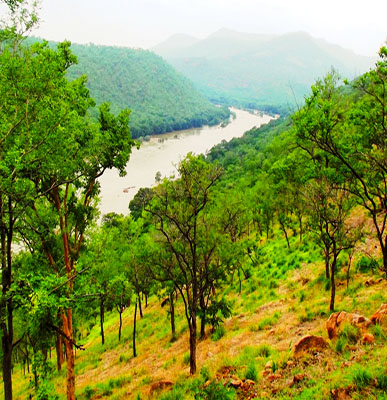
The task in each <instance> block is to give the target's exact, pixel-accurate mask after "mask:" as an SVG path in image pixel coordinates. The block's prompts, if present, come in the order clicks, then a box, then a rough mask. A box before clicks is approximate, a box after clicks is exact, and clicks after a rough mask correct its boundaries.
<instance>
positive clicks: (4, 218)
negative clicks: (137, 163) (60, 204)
mask: <svg viewBox="0 0 387 400" xmlns="http://www.w3.org/2000/svg"><path fill="white" fill-rule="evenodd" d="M2 35H3V36H2V40H3V41H2V43H1V45H2V49H1V51H0V65H1V68H0V70H1V73H0V99H1V103H0V108H1V114H2V118H1V120H0V144H1V147H0V237H1V240H0V246H1V255H2V257H1V274H2V298H1V303H0V314H1V331H2V348H3V376H4V392H5V398H6V399H7V400H8V399H11V398H12V379H11V366H12V364H11V363H12V350H13V348H14V347H15V343H14V337H13V335H14V333H13V303H12V296H11V295H10V292H9V290H10V285H11V283H12V277H13V271H12V243H13V241H14V236H15V232H17V231H18V230H19V228H18V223H19V221H20V219H21V218H22V217H24V215H25V211H26V210H27V209H28V208H29V206H30V205H31V203H32V202H33V201H34V199H35V198H36V197H37V193H36V191H35V185H34V179H35V175H36V171H39V169H40V167H41V165H42V163H43V160H44V159H47V157H50V151H48V150H49V146H47V141H49V140H50V138H55V135H56V131H57V130H58V127H59V125H60V124H61V123H63V121H64V120H65V119H66V118H68V116H69V114H71V113H72V112H73V110H74V108H76V107H81V105H79V106H78V105H76V104H75V99H76V96H73V98H72V99H71V101H70V99H69V97H70V96H69V94H70V92H71V91H73V92H74V93H76V92H78V93H79V90H81V89H82V88H83V89H82V90H83V91H84V92H85V88H84V87H83V83H81V81H78V82H75V83H73V84H72V85H70V84H69V83H68V82H67V81H66V79H65V76H64V74H65V70H66V68H68V67H69V66H70V65H71V63H72V62H73V58H72V57H71V56H70V54H69V53H68V51H67V47H68V46H67V47H66V45H64V46H60V47H59V48H58V50H57V51H54V50H50V49H49V48H48V47H47V45H46V44H41V45H34V46H32V47H31V48H29V47H26V46H24V45H23V44H22V43H21V42H20V40H21V37H20V36H19V35H18V34H16V33H14V32H13V31H12V30H9V31H7V32H6V31H3V32H2ZM77 85H78V87H77ZM70 87H71V89H70ZM66 88H67V90H66ZM85 93H86V92H85ZM66 100H67V101H69V103H71V104H72V108H71V107H63V104H64V103H65V102H66ZM52 145H55V146H57V145H58V143H55V142H54V143H52Z"/></svg>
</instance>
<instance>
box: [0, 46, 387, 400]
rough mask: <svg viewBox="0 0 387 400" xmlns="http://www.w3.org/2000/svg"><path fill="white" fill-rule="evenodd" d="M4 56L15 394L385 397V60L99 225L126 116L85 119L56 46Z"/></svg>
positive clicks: (385, 55) (191, 165)
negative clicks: (101, 180) (104, 183)
mask: <svg viewBox="0 0 387 400" xmlns="http://www.w3.org/2000/svg"><path fill="white" fill-rule="evenodd" d="M23 50H24V51H23V52H17V53H16V54H13V53H10V50H9V49H6V50H5V51H4V52H3V54H1V61H2V62H3V64H2V65H3V66H4V67H6V68H4V69H3V71H2V74H0V88H1V89H2V93H3V94H4V96H5V98H6V99H7V102H6V103H3V111H4V115H5V116H6V119H4V120H3V121H6V122H2V123H1V124H0V127H1V128H2V129H3V130H2V132H5V133H4V134H3V136H2V138H3V147H4V149H6V151H5V152H4V156H5V157H4V159H3V160H2V162H1V167H2V169H1V174H2V175H1V180H0V184H1V187H0V188H1V189H2V191H1V193H2V194H3V196H4V197H3V198H5V199H6V200H8V201H7V202H6V203H3V202H0V207H2V206H3V205H4V204H7V209H6V211H7V212H8V214H6V217H4V216H3V215H2V214H1V213H0V216H2V218H3V219H2V225H0V229H2V231H1V232H2V235H3V236H2V238H3V239H2V242H1V243H2V246H3V249H4V243H12V235H9V234H8V235H6V233H8V232H9V231H12V229H13V228H14V232H15V236H16V240H19V241H21V240H23V243H25V247H24V248H23V250H21V251H19V252H18V253H16V254H12V253H11V252H10V247H8V248H7V249H8V252H4V251H3V255H4V257H7V258H6V260H7V262H8V264H7V265H8V267H7V268H5V267H4V264H3V267H2V273H3V275H2V278H3V282H4V283H3V301H2V302H1V303H0V305H1V307H2V312H3V314H2V315H7V316H8V318H7V323H8V325H7V324H6V322H5V319H3V321H4V322H3V323H2V325H1V328H2V333H1V334H2V343H3V346H2V350H1V352H2V354H1V355H2V356H3V355H4V354H5V352H6V351H7V350H8V348H9V347H7V346H5V345H4V344H6V343H7V339H8V337H9V336H7V335H6V333H8V332H9V330H7V327H8V326H11V327H12V329H13V331H12V333H13V335H14V337H13V340H12V342H11V344H12V346H11V347H12V354H11V355H12V358H11V360H10V361H12V362H10V363H8V364H6V363H4V365H5V367H3V373H4V372H7V373H8V374H10V375H11V376H12V380H13V386H12V387H13V391H14V397H15V398H18V399H29V398H36V399H56V400H58V399H64V398H66V392H67V396H68V397H72V398H75V397H76V398H77V399H79V400H90V399H94V400H96V399H113V400H114V399H136V400H140V399H142V400H145V399H161V400H177V399H187V400H214V399H215V400H227V399H243V400H244V399H252V398H262V399H282V400H284V399H289V400H290V399H300V400H301V399H318V400H325V399H328V398H332V399H349V398H358V399H368V398H370V399H386V397H387V371H386V356H387V346H386V345H387V294H386V293H387V292H386V289H387V281H386V277H387V241H386V237H387V234H386V229H387V225H386V221H387V202H386V198H387V186H386V184H385V182H386V181H387V168H386V160H387V141H386V126H385V116H386V114H387V98H386V96H385V86H386V83H387V49H386V48H382V49H381V51H380V60H379V62H378V64H377V66H376V67H375V69H373V70H371V71H370V72H368V73H366V74H364V75H362V76H361V77H359V78H358V79H357V80H354V81H352V82H346V83H344V82H343V81H341V80H340V79H339V77H338V76H337V74H335V73H334V72H332V73H330V74H328V75H326V76H325V77H323V78H321V79H319V80H317V81H316V82H315V84H314V85H313V86H312V94H311V95H310V96H309V97H307V98H306V99H305V104H304V106H303V107H301V108H300V109H299V110H298V111H297V112H296V113H295V114H293V115H292V116H291V117H288V118H284V117H281V118H278V119H277V120H274V121H272V122H270V123H269V124H267V125H266V126H263V127H261V128H259V129H252V130H250V131H249V132H247V133H246V134H245V136H244V137H243V138H241V139H234V140H232V141H230V142H229V143H225V142H222V143H221V144H219V145H218V146H216V147H215V148H214V149H212V150H211V152H210V153H209V154H208V156H206V157H204V156H195V155H192V154H189V155H188V156H187V157H186V158H185V159H184V160H182V161H181V162H180V163H179V165H178V167H177V172H178V178H176V177H170V178H164V179H163V180H161V181H160V182H158V185H157V186H155V187H153V188H147V189H146V188H143V189H142V190H140V191H139V192H138V194H137V196H136V197H135V199H134V201H133V202H131V204H130V205H129V208H130V210H131V214H130V215H128V216H123V215H117V214H114V213H111V214H108V215H105V216H103V218H102V221H101V224H100V225H96V224H95V223H94V222H95V221H96V218H97V215H98V212H97V205H98V185H97V184H96V179H97V178H98V177H99V176H100V174H101V173H103V171H104V169H106V168H108V167H111V166H113V167H115V168H117V169H118V170H119V171H122V170H123V169H124V167H125V164H126V162H127V159H128V157H129V155H130V154H129V153H130V150H131V148H132V146H133V145H134V143H133V142H132V141H130V136H129V133H128V129H127V114H126V113H122V114H119V115H118V116H114V115H113V114H111V113H110V112H109V110H108V109H106V108H103V109H102V110H101V115H100V118H99V122H98V124H97V123H96V124H90V121H89V119H88V118H85V116H86V115H87V114H86V112H87V109H88V106H89V105H90V103H91V101H90V98H89V96H88V93H87V91H86V90H84V82H83V81H76V82H72V83H71V82H68V81H67V80H66V79H65V76H64V75H65V73H64V70H63V65H67V67H69V65H68V64H69V61H70V60H71V59H72V57H71V56H69V49H68V47H66V45H63V46H61V47H59V49H58V50H57V51H54V50H52V49H49V48H47V46H46V45H42V46H36V47H34V48H33V49H32V50H28V49H23ZM29 51H31V53H29ZM29 54H31V56H29ZM10 60H11V61H12V62H10ZM48 61H50V62H48ZM43 66H44V67H45V68H44V69H43V70H42V68H43ZM16 70H17V71H18V72H19V73H18V74H15V71H16ZM26 71H29V72H30V73H29V74H26ZM38 71H39V73H40V75H39V77H40V79H39V80H37V79H36V74H37V72H38ZM20 76H22V77H24V79H23V80H20V79H19V77H20ZM52 79H54V82H53V81H52ZM26 82H28V83H29V85H26V84H25V83H26ZM20 83H23V84H22V86H21V90H17V91H15V87H17V85H18V84H20ZM37 83H38V84H37ZM53 83H55V85H54V84H53ZM34 84H37V85H36V86H34ZM26 87H28V88H29V90H30V91H31V93H32V94H35V96H31V95H30V92H27V93H26V92H25V89H26ZM47 89H49V91H48V90H47ZM15 94H17V96H15ZM24 96H26V97H24ZM22 100H24V102H22ZM74 100H77V101H74ZM375 100H377V101H375ZM31 102H33V103H32V104H31ZM41 102H43V103H41ZM20 104H26V108H20V106H19V105H20ZM20 109H21V110H22V111H25V110H27V111H28V113H27V112H20ZM15 110H16V111H17V112H18V113H19V114H18V117H19V118H16V119H15V117H14V115H15ZM10 126H11V128H12V129H10ZM80 144H81V146H80ZM42 146H43V147H42ZM25 149H27V150H25ZM25 158H26V160H25ZM8 171H12V174H9V173H8ZM101 171H102V172H101ZM26 199H27V201H26ZM3 210H4V208H3ZM10 214H12V215H13V216H14V219H11V220H9V219H8V218H7V217H9V215H10ZM10 265H11V266H12V267H13V269H12V271H13V273H12V275H11V274H10V273H9V272H8V271H10V267H9V266H10ZM7 278H9V279H8V280H7ZM10 278H12V279H10ZM62 327H63V328H62ZM14 343H15V344H14ZM64 345H65V346H64ZM75 349H76V351H75ZM7 354H9V353H7ZM65 354H66V355H67V357H66V358H65V357H64V355H65ZM3 359H5V357H3ZM4 376H5V375H4ZM4 381H5V380H4ZM0 394H3V388H2V387H1V389H0ZM69 394H70V396H69Z"/></svg>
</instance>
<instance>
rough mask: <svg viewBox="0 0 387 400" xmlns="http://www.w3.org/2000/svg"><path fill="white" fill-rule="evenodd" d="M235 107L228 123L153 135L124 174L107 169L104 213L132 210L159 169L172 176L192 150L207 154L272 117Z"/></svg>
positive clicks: (103, 181)
mask: <svg viewBox="0 0 387 400" xmlns="http://www.w3.org/2000/svg"><path fill="white" fill-rule="evenodd" d="M231 111H233V112H234V113H235V114H236V118H234V119H233V118H232V117H231V122H230V123H229V124H228V125H227V126H226V127H221V126H219V125H218V126H212V127H209V126H204V127H202V128H194V129H187V130H184V131H175V132H170V133H166V134H163V135H157V136H153V137H152V138H151V139H150V140H149V141H148V142H143V143H142V144H141V147H140V150H137V149H134V150H133V152H132V154H131V156H130V160H129V163H128V165H127V166H126V172H127V174H126V176H124V177H120V176H119V175H118V173H117V172H116V171H115V170H108V171H106V172H105V173H104V175H103V176H102V177H101V178H100V179H99V181H100V184H101V202H100V206H99V209H100V211H101V214H106V213H108V212H116V213H119V214H125V215H126V214H128V213H129V209H128V205H129V201H130V200H132V199H133V197H134V195H135V194H136V193H137V191H138V189H140V188H141V187H151V186H153V185H154V184H155V176H156V173H157V172H160V173H161V177H164V176H170V175H172V174H174V172H175V171H176V169H175V167H174V165H176V164H177V163H178V162H179V161H180V160H181V159H182V158H184V157H185V156H186V155H187V154H188V153H189V152H193V153H195V154H205V153H206V152H207V151H208V150H210V149H211V148H212V147H213V146H215V145H216V144H218V143H220V142H221V141H222V140H226V141H229V140H231V139H232V138H234V137H241V136H242V135H243V134H244V133H245V132H246V131H248V130H249V129H251V128H253V127H254V126H256V127H259V126H261V125H262V124H265V123H267V122H269V121H270V120H271V119H272V117H270V116H268V115H265V114H263V115H260V114H258V113H257V114H251V113H249V112H247V111H242V110H238V109H233V108H232V109H231Z"/></svg>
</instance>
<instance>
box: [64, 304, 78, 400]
mask: <svg viewBox="0 0 387 400" xmlns="http://www.w3.org/2000/svg"><path fill="white" fill-rule="evenodd" d="M62 321H63V331H64V333H65V335H66V338H65V339H64V342H65V350H66V365H67V375H66V386H67V400H75V357H74V351H73V342H74V332H73V315H72V310H71V309H70V308H69V309H67V311H66V312H64V313H62Z"/></svg>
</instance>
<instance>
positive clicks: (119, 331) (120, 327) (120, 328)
mask: <svg viewBox="0 0 387 400" xmlns="http://www.w3.org/2000/svg"><path fill="white" fill-rule="evenodd" d="M119 313H120V326H119V328H118V341H121V330H122V308H120V310H119Z"/></svg>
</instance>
